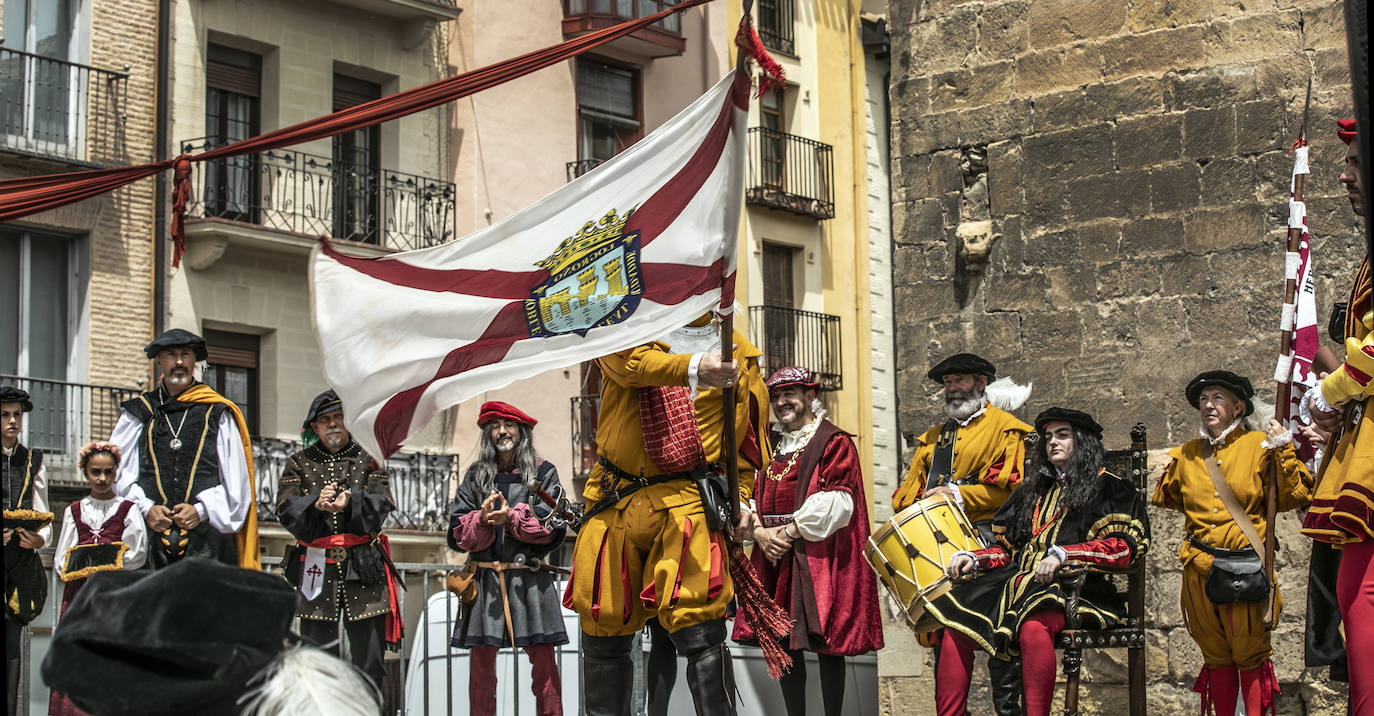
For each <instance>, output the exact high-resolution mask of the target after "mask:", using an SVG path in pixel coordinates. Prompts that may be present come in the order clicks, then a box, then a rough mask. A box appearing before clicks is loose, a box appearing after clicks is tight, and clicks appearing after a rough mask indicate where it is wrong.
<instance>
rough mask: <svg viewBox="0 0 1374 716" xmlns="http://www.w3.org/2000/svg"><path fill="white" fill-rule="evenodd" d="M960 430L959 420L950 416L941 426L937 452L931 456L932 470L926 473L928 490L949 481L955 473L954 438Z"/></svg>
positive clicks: (936, 446)
mask: <svg viewBox="0 0 1374 716" xmlns="http://www.w3.org/2000/svg"><path fill="white" fill-rule="evenodd" d="M958 432H959V421H957V420H955V419H953V418H950V419H949V420H946V421H945V425H944V427H942V428H940V436H939V437H937V438H935V454H934V455H932V456H931V458H930V472H927V473H926V491H927V492H928V491H930V490H933V489H935V488H936V487H939V486H940V485H943V484H945V483H946V482H949V479H950V477H951V476H952V475H953V474H954V439H955V437H956V436H957V434H958Z"/></svg>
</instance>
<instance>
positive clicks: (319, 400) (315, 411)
mask: <svg viewBox="0 0 1374 716" xmlns="http://www.w3.org/2000/svg"><path fill="white" fill-rule="evenodd" d="M335 410H343V401H342V400H339V394H338V393H335V392H334V389H333V388H330V389H329V390H326V391H324V392H323V393H320V394H319V395H317V396H315V399H314V400H312V401H311V402H310V412H308V413H306V414H305V422H304V423H301V428H302V429H304V428H308V427H310V424H311V423H313V422H315V421H316V420H319V419H320V416H322V415H328V414H329V413H332V412H334V411H335Z"/></svg>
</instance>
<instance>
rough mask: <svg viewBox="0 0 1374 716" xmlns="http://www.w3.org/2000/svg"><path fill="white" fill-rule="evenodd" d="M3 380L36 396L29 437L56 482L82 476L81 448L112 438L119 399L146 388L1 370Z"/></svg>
mask: <svg viewBox="0 0 1374 716" xmlns="http://www.w3.org/2000/svg"><path fill="white" fill-rule="evenodd" d="M0 385H12V386H15V387H16V388H19V389H21V390H26V391H28V393H29V395H30V396H32V397H33V412H31V413H27V414H26V415H25V416H24V432H25V435H24V437H23V442H24V444H25V445H28V446H29V447H31V448H36V449H38V450H42V451H43V453H44V458H43V464H44V465H47V466H48V467H49V474H50V475H52V478H51V479H52V480H53V481H55V482H63V481H76V482H82V481H80V480H79V477H78V476H77V473H76V467H75V466H76V452H77V450H79V449H80V448H81V446H82V445H85V444H86V443H89V442H91V441H94V440H106V439H108V438H109V437H110V433H111V432H113V431H114V426H115V422H117V421H118V420H119V404H120V403H123V402H124V401H126V400H129V399H130V398H133V397H136V396H137V395H138V394H139V392H140V389H139V388H118V387H115V386H110V385H86V384H84V383H69V382H67V381H64V380H44V379H40V378H29V377H24V376H17V375H0ZM67 467H70V469H64V468H67ZM83 484H84V483H83Z"/></svg>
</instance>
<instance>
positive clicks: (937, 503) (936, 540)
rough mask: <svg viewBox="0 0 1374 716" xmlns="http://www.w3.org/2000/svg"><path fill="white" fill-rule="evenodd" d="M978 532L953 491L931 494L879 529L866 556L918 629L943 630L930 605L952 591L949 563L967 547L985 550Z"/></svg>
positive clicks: (879, 577) (909, 620)
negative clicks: (928, 610) (931, 615)
mask: <svg viewBox="0 0 1374 716" xmlns="http://www.w3.org/2000/svg"><path fill="white" fill-rule="evenodd" d="M982 548H983V544H982V543H981V542H980V541H979V539H978V533H977V532H976V531H975V530H974V529H973V525H972V524H970V523H969V521H968V518H967V517H965V516H964V511H963V510H961V509H959V506H958V505H957V504H955V502H954V500H953V499H951V498H950V497H949V496H948V495H936V496H934V497H927V498H925V499H924V500H921V501H919V502H917V503H915V504H913V505H911V506H910V507H907V508H906V509H904V510H902V511H901V512H898V513H897V514H896V515H894V516H893V517H892V519H891V520H888V522H887V524H885V525H883V526H882V527H880V528H878V529H876V530H874V531H873V534H872V536H870V537H869V538H868V546H867V547H865V548H864V556H865V557H866V558H868V563H869V564H870V565H871V566H872V567H873V570H874V571H875V572H877V573H878V579H879V581H881V582H882V583H883V586H885V587H887V590H888V593H890V594H891V595H892V596H893V598H894V599H896V600H897V602H898V603H899V604H901V605H902V608H903V609H904V610H905V612H906V618H907V622H908V623H909V624H910V625H911V626H912V628H913V629H915V630H916V631H918V632H923V631H930V630H932V629H937V628H939V624H938V623H936V622H935V621H934V620H933V619H930V618H927V617H926V604H927V603H928V602H929V601H931V600H933V599H935V598H936V597H939V596H940V595H942V594H944V593H945V592H947V591H949V589H950V586H951V584H950V581H949V578H948V577H946V576H945V567H946V566H947V565H948V564H949V561H950V558H952V557H953V556H954V554H955V553H956V552H959V551H961V550H967V551H970V552H972V551H974V550H977V549H982Z"/></svg>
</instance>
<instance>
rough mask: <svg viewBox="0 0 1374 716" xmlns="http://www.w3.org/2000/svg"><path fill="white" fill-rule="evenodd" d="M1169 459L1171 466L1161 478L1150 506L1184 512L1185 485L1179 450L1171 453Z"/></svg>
mask: <svg viewBox="0 0 1374 716" xmlns="http://www.w3.org/2000/svg"><path fill="white" fill-rule="evenodd" d="M1169 457H1170V458H1172V459H1170V460H1169V466H1168V467H1166V468H1164V473H1163V474H1162V475H1160V476H1159V484H1157V485H1155V493H1154V495H1153V496H1152V497H1150V504H1152V505H1155V506H1157V507H1163V508H1165V509H1168V510H1175V511H1178V512H1182V511H1183V485H1182V478H1181V475H1180V469H1181V468H1180V467H1179V465H1180V463H1179V456H1178V453H1177V448H1175V449H1174V450H1170V451H1169Z"/></svg>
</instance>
